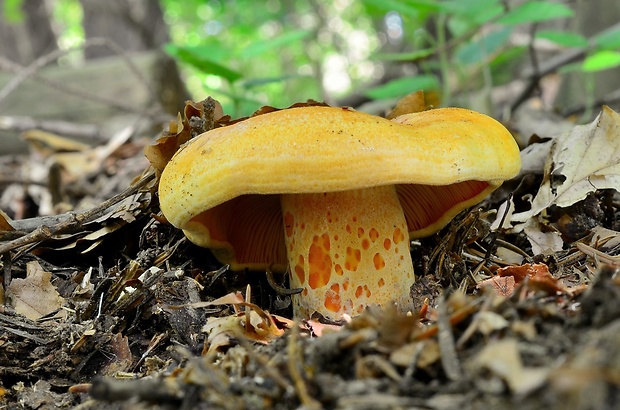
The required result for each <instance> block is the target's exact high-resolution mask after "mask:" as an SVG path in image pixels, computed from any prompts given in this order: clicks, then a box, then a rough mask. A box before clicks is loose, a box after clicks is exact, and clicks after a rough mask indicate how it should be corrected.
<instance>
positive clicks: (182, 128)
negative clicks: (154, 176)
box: [144, 97, 226, 172]
mask: <svg viewBox="0 0 620 410" xmlns="http://www.w3.org/2000/svg"><path fill="white" fill-rule="evenodd" d="M183 111H184V112H183V114H184V116H183V118H181V114H178V115H177V118H176V120H172V121H170V124H169V125H168V131H167V132H166V133H165V135H164V136H163V137H161V138H159V139H158V140H157V141H156V143H155V144H154V145H149V146H147V147H146V148H144V155H145V156H146V158H147V159H148V160H149V162H150V163H151V165H152V166H153V168H155V170H157V172H161V171H163V170H164V168H165V167H166V164H168V161H170V159H171V158H172V156H173V155H174V153H175V152H177V150H178V149H179V148H180V147H181V146H182V145H183V144H185V143H186V142H187V141H189V140H190V139H192V138H193V137H195V136H196V135H198V134H202V133H203V132H205V131H209V130H211V129H213V128H215V127H216V126H218V121H219V120H224V119H226V118H225V117H224V112H223V111H222V105H221V104H220V103H219V102H218V101H217V100H214V99H213V98H211V97H208V98H207V99H205V100H204V101H201V102H194V101H187V102H186V103H185V109H184V110H183Z"/></svg>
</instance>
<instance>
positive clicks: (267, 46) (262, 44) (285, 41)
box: [241, 30, 312, 58]
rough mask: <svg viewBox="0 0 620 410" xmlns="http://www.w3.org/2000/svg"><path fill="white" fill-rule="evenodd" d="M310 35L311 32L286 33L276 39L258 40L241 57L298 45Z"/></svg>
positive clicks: (296, 31)
mask: <svg viewBox="0 0 620 410" xmlns="http://www.w3.org/2000/svg"><path fill="white" fill-rule="evenodd" d="M310 34H312V31H311V30H293V31H286V32H284V33H283V34H281V35H279V36H277V37H274V38H269V39H266V40H259V41H256V42H255V43H253V44H250V45H249V46H247V47H246V48H245V49H244V50H243V51H242V52H241V56H242V57H244V58H250V57H255V56H260V55H262V54H265V53H266V52H268V51H270V50H274V49H279V48H282V47H285V46H287V45H290V44H294V43H298V42H299V41H301V40H303V39H304V38H306V37H308V36H309V35H310Z"/></svg>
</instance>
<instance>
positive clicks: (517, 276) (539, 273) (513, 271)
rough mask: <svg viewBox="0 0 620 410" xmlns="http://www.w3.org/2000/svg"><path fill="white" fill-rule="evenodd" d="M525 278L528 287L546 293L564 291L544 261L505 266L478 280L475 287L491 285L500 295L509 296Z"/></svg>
mask: <svg viewBox="0 0 620 410" xmlns="http://www.w3.org/2000/svg"><path fill="white" fill-rule="evenodd" d="M526 279H527V281H528V289H530V290H540V291H543V292H546V293H548V294H551V295H553V294H556V293H558V292H565V291H566V289H565V288H564V286H562V285H561V284H560V282H559V281H558V280H557V279H556V278H554V277H553V275H551V272H549V267H548V266H547V265H545V264H544V263H536V264H525V265H520V266H506V267H503V268H499V269H498V270H497V275H496V276H494V277H492V278H489V279H487V280H484V281H482V282H480V283H479V284H478V285H477V287H479V288H482V287H485V286H489V287H492V288H493V289H494V290H495V292H496V293H497V294H498V295H500V296H507V297H508V296H511V295H512V294H513V293H514V290H515V287H516V285H519V284H521V283H523V282H524V281H525V280H526Z"/></svg>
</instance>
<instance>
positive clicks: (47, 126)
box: [0, 116, 104, 142]
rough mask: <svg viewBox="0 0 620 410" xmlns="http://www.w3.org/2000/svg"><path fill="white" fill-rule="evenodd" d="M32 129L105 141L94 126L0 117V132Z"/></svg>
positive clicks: (20, 117)
mask: <svg viewBox="0 0 620 410" xmlns="http://www.w3.org/2000/svg"><path fill="white" fill-rule="evenodd" d="M31 129H38V130H42V131H47V132H52V133H54V134H59V135H64V136H67V137H79V138H84V139H88V140H92V141H97V142H99V141H103V140H104V138H103V136H102V135H101V131H100V129H99V127H98V126H96V125H93V124H78V123H74V122H68V121H58V120H39V119H36V118H32V117H24V116H0V130H11V131H17V132H22V131H26V130H31Z"/></svg>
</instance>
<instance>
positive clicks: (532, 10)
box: [497, 1, 575, 24]
mask: <svg viewBox="0 0 620 410" xmlns="http://www.w3.org/2000/svg"><path fill="white" fill-rule="evenodd" d="M574 15H575V12H574V11H573V10H572V9H570V8H569V7H567V6H565V5H564V4H561V3H554V2H550V1H528V2H526V3H523V4H521V5H520V6H518V7H516V8H515V9H513V10H511V11H509V12H508V13H506V14H505V15H504V16H503V17H501V18H500V19H499V20H498V21H497V22H498V23H499V24H523V23H536V22H539V21H547V20H554V19H559V18H564V17H573V16H574Z"/></svg>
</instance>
